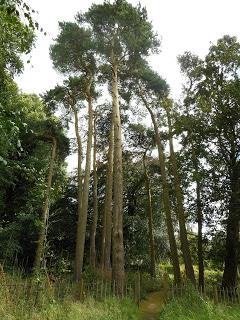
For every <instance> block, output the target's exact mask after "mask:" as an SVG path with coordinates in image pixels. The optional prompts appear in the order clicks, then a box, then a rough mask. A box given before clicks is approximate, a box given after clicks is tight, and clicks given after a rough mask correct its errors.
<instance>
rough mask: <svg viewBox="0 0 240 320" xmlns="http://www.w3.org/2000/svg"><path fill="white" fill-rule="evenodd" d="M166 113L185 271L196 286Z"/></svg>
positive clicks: (169, 124) (181, 194) (168, 115)
mask: <svg viewBox="0 0 240 320" xmlns="http://www.w3.org/2000/svg"><path fill="white" fill-rule="evenodd" d="M166 112H167V118H168V128H169V148H170V160H171V163H172V170H173V179H174V187H175V193H176V199H177V216H178V222H179V231H180V241H181V248H182V253H183V260H184V264H185V271H186V275H187V278H188V279H189V280H190V281H191V282H192V283H193V284H194V285H196V280H195V275H194V269H193V264H192V257H191V252H190V247H189V242H188V238H187V229H186V219H185V213H184V207H183V193H182V188H181V183H180V177H179V173H178V167H177V161H176V156H175V152H174V147H173V139H172V124H171V118H170V113H169V111H168V110H166Z"/></svg>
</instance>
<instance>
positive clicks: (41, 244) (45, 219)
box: [34, 137, 57, 274]
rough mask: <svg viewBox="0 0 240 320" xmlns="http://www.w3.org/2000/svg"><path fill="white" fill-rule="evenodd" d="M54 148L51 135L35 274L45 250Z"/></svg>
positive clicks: (54, 155) (53, 139)
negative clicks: (50, 149)
mask: <svg viewBox="0 0 240 320" xmlns="http://www.w3.org/2000/svg"><path fill="white" fill-rule="evenodd" d="M56 150H57V140H56V138H55V137H52V152H51V159H50V163H49V170H48V178H47V189H46V192H45V199H44V205H43V208H42V217H41V225H40V230H39V234H38V241H37V249H36V255H35V261H34V273H35V274H37V273H38V272H39V271H40V269H41V266H42V262H43V259H44V251H45V245H46V237H47V223H48V217H49V206H50V195H51V187H52V177H53V170H54V162H55V158H56Z"/></svg>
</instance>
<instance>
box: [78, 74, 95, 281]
mask: <svg viewBox="0 0 240 320" xmlns="http://www.w3.org/2000/svg"><path fill="white" fill-rule="evenodd" d="M91 84H92V81H91V80H90V81H89V84H88V88H87V100H88V139H87V153H86V165H85V176H84V182H83V190H82V201H81V211H80V217H79V218H80V219H79V226H78V233H77V241H78V242H77V248H76V277H75V280H76V282H79V281H80V279H81V276H82V269H83V258H84V248H85V237H86V226H87V213H88V196H89V182H90V171H91V153H92V136H93V108H92V97H91Z"/></svg>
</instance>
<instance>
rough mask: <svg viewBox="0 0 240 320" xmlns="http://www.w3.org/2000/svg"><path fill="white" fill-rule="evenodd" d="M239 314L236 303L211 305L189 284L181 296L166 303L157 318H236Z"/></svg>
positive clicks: (167, 319) (205, 319)
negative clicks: (231, 304) (233, 304)
mask: <svg viewBox="0 0 240 320" xmlns="http://www.w3.org/2000/svg"><path fill="white" fill-rule="evenodd" d="M239 316H240V308H239V306H238V305H235V306H226V305H217V306H215V305H213V304H212V303H211V302H209V301H206V300H204V299H203V298H201V297H200V295H199V294H198V293H197V291H196V290H195V289H194V288H192V287H191V286H189V287H188V288H187V289H186V292H185V294H184V295H183V296H182V297H179V298H175V299H173V300H172V301H170V302H169V303H167V304H166V306H165V307H164V309H163V310H162V312H161V313H160V316H159V319H162V320H172V319H174V320H183V319H184V320H229V319H232V320H237V319H239Z"/></svg>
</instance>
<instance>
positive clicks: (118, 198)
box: [112, 61, 125, 294]
mask: <svg viewBox="0 0 240 320" xmlns="http://www.w3.org/2000/svg"><path fill="white" fill-rule="evenodd" d="M112 99H113V122H114V152H113V155H114V156H113V159H114V161H113V199H114V203H113V235H112V241H113V246H112V266H113V281H114V283H115V285H116V293H117V294H122V292H123V287H124V277H125V272H124V247H123V169H122V133H121V119H120V106H119V98H118V66H117V64H116V63H115V62H114V61H113V64H112Z"/></svg>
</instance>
